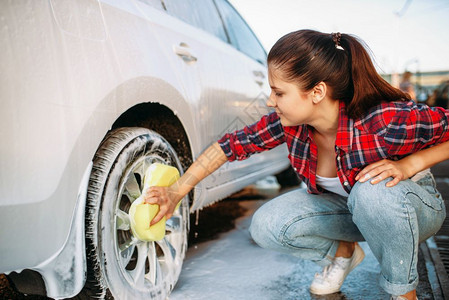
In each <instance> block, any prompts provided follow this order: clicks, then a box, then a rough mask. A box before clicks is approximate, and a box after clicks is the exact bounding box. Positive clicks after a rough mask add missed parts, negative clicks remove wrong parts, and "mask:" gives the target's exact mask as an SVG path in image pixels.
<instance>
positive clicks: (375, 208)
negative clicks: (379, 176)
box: [348, 180, 392, 224]
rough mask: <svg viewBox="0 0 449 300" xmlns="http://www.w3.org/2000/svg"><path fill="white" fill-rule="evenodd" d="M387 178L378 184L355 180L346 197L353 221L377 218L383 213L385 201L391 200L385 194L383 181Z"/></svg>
mask: <svg viewBox="0 0 449 300" xmlns="http://www.w3.org/2000/svg"><path fill="white" fill-rule="evenodd" d="M388 181H389V180H384V181H382V182H380V183H378V184H371V183H369V182H363V183H362V182H357V183H356V184H355V185H354V186H353V187H352V190H351V193H350V194H349V197H348V209H349V211H350V212H351V214H352V216H353V217H352V219H353V221H354V223H356V224H357V223H358V221H360V220H362V219H363V221H365V222H366V221H368V222H369V220H373V221H374V220H378V219H379V218H382V216H383V215H385V214H386V213H388V212H386V211H385V205H384V204H386V202H389V201H392V199H391V198H392V197H387V196H386V192H387V191H386V189H387V187H386V186H385V183H386V182H388Z"/></svg>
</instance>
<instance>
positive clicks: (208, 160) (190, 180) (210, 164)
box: [144, 142, 228, 225]
mask: <svg viewBox="0 0 449 300" xmlns="http://www.w3.org/2000/svg"><path fill="white" fill-rule="evenodd" d="M227 160H228V159H227V157H226V155H225V153H224V152H223V150H222V149H221V147H220V145H219V144H218V143H217V142H216V143H214V144H212V145H211V146H210V147H209V148H207V149H206V150H205V151H204V152H203V153H202V154H201V155H200V156H199V157H198V159H197V160H196V161H195V162H194V163H193V164H192V165H191V166H190V167H189V169H187V171H186V172H185V173H184V175H182V176H181V178H179V180H178V181H177V182H175V183H174V184H173V185H171V186H170V187H155V186H153V187H150V188H149V189H148V190H147V193H146V196H145V199H144V201H145V202H146V203H151V204H158V205H159V213H158V214H157V215H156V216H155V217H154V218H153V220H152V221H151V224H150V225H153V224H156V223H157V222H158V221H159V220H160V219H162V217H163V216H166V218H167V219H169V218H170V217H171V216H172V214H173V211H174V210H175V208H176V205H177V204H178V202H179V201H181V199H182V198H184V196H185V195H187V194H188V193H189V192H190V191H191V190H192V189H193V187H194V186H195V185H197V184H198V183H199V182H200V181H201V180H203V179H204V178H206V177H207V176H208V175H210V174H211V173H213V172H214V171H215V170H217V169H218V168H219V167H220V166H221V165H223V164H224V163H225V162H226V161H227Z"/></svg>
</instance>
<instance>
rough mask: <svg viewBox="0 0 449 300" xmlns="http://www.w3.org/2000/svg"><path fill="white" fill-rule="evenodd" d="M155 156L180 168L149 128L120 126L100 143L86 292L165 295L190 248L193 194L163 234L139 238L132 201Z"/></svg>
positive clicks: (89, 211) (92, 183)
mask: <svg viewBox="0 0 449 300" xmlns="http://www.w3.org/2000/svg"><path fill="white" fill-rule="evenodd" d="M154 162H159V163H163V164H168V165H171V166H174V167H176V168H178V170H179V171H180V173H182V170H181V164H180V162H179V159H178V157H177V155H176V153H175V151H174V150H173V148H172V147H171V146H170V144H169V143H168V142H167V141H166V140H165V139H164V138H163V137H162V136H160V135H159V134H157V133H155V132H153V131H151V130H149V129H145V128H139V127H128V128H119V129H115V130H113V131H111V132H109V133H108V134H107V135H106V137H105V138H104V140H103V141H102V143H101V145H100V146H99V148H98V150H97V152H96V154H95V157H94V160H93V169H92V173H91V176H90V180H89V187H88V193H87V204H86V216H85V220H86V221H85V222H86V224H85V225H86V251H87V268H88V274H87V280H86V284H85V287H84V289H83V291H82V293H81V294H80V295H81V297H83V295H84V297H86V296H87V297H89V298H91V297H93V298H100V299H113V298H115V299H166V298H167V296H168V295H169V293H170V291H171V290H172V289H173V287H174V285H175V283H176V281H177V279H178V277H179V274H180V272H181V268H182V262H183V259H184V256H185V252H186V250H187V237H188V227H189V225H188V224H189V199H188V197H187V196H186V197H185V198H184V199H183V200H182V204H181V205H180V207H179V208H178V209H177V210H176V211H175V212H174V214H173V217H172V218H170V219H169V220H167V222H166V228H167V229H166V235H165V237H164V239H162V240H161V241H156V242H143V241H140V240H137V239H136V238H135V237H134V236H133V234H132V231H131V228H130V225H129V215H128V211H129V207H130V206H131V203H132V201H134V200H135V199H136V198H137V197H138V196H139V195H140V193H141V190H142V186H143V184H142V181H143V174H145V170H146V169H147V168H148V167H149V166H150V165H151V164H152V163H154Z"/></svg>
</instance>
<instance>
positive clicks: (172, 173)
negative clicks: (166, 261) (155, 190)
mask: <svg viewBox="0 0 449 300" xmlns="http://www.w3.org/2000/svg"><path fill="white" fill-rule="evenodd" d="M178 179H179V171H178V169H176V168H175V167H172V166H167V165H164V164H161V163H154V164H152V165H151V166H150V167H149V168H148V170H147V172H146V173H145V177H144V187H143V190H142V195H141V196H140V197H139V198H137V199H136V200H135V201H134V202H133V203H132V204H131V207H130V209H129V218H130V222H131V230H132V232H133V234H134V236H135V237H137V238H138V239H139V240H141V241H147V242H149V241H160V240H162V239H163V238H164V236H165V221H166V218H165V217H163V218H162V219H161V220H160V221H159V222H157V223H156V224H154V225H152V226H151V227H150V222H151V220H153V218H154V217H155V216H156V214H157V213H158V212H159V205H157V204H148V203H144V202H143V194H144V192H145V191H146V189H147V188H149V187H151V186H170V185H172V184H173V183H175V182H176V181H177V180H178ZM180 203H181V202H179V203H178V206H179V204H180Z"/></svg>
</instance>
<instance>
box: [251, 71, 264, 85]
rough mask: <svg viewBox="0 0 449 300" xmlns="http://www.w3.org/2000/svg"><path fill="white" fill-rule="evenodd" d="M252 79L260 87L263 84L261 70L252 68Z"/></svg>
mask: <svg viewBox="0 0 449 300" xmlns="http://www.w3.org/2000/svg"><path fill="white" fill-rule="evenodd" d="M253 76H254V81H255V82H256V83H257V84H258V85H259V86H260V87H262V85H263V84H264V79H265V74H264V73H263V72H262V71H257V70H253Z"/></svg>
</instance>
